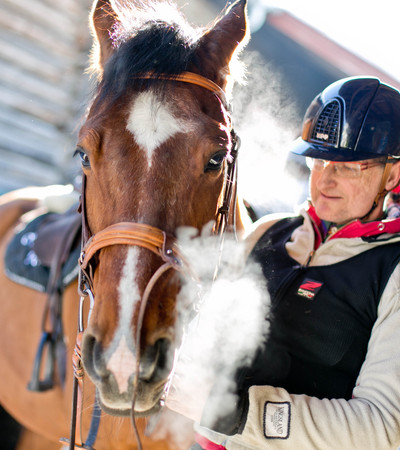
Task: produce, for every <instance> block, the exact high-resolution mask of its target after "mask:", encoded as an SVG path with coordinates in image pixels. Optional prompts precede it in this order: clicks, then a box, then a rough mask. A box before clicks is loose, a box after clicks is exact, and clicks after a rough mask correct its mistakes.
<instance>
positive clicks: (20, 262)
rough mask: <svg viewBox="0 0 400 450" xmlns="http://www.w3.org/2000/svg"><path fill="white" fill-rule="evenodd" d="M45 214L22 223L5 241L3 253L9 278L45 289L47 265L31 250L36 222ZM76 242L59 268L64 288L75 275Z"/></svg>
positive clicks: (28, 285) (76, 265) (45, 215)
mask: <svg viewBox="0 0 400 450" xmlns="http://www.w3.org/2000/svg"><path fill="white" fill-rule="evenodd" d="M47 216H48V214H44V215H41V216H39V217H36V218H35V219H33V220H32V221H31V222H28V223H27V224H24V225H23V228H22V229H20V228H19V229H18V231H17V233H16V234H15V236H14V237H13V239H12V240H11V242H10V243H9V245H8V247H7V251H6V255H5V273H6V275H7V276H8V278H10V279H11V280H12V281H14V282H16V283H18V284H22V285H23V286H27V287H29V288H31V289H35V290H36V291H39V292H45V291H46V288H47V284H48V281H49V275H50V267H48V266H46V265H45V264H43V263H42V262H41V261H40V259H39V257H38V255H37V254H36V253H35V251H34V243H35V241H36V239H37V236H38V233H37V232H38V229H39V227H40V225H41V224H42V223H43V222H44V221H45V220H46V218H47ZM79 253H80V246H79V245H77V246H76V248H73V249H72V251H71V253H70V255H69V256H68V258H67V260H66V262H65V263H64V265H63V268H62V271H61V286H60V289H61V290H62V289H64V288H65V287H66V286H68V285H69V284H70V283H71V282H72V281H74V280H75V279H76V278H77V276H78V258H79Z"/></svg>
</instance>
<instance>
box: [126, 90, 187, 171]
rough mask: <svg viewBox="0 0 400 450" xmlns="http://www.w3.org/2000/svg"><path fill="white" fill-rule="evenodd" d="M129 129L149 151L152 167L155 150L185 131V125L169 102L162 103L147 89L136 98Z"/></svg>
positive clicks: (148, 155)
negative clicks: (176, 115) (175, 114)
mask: <svg viewBox="0 0 400 450" xmlns="http://www.w3.org/2000/svg"><path fill="white" fill-rule="evenodd" d="M127 129H128V130H129V131H130V132H131V133H132V134H133V136H134V137H135V140H136V142H137V143H138V145H140V146H141V147H142V148H143V149H144V150H145V152H146V153H147V158H148V165H149V167H150V166H151V161H152V157H153V152H154V150H155V149H156V148H158V147H159V146H160V145H161V144H163V143H164V142H166V141H167V140H168V139H169V138H171V137H172V136H174V135H175V134H177V133H179V132H182V131H184V130H185V126H184V122H183V121H179V120H178V119H177V118H176V117H175V116H174V115H173V114H172V112H171V109H170V108H169V107H168V104H166V103H161V101H160V100H159V98H158V97H157V96H156V94H155V93H154V92H152V91H146V92H142V93H141V94H139V95H138V96H137V98H136V99H135V101H134V103H133V105H132V109H131V112H130V113H129V118H128V123H127Z"/></svg>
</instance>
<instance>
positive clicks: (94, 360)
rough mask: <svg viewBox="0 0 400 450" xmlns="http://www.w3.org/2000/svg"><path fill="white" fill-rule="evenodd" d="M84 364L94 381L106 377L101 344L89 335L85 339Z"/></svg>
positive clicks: (83, 346) (83, 349) (83, 347)
mask: <svg viewBox="0 0 400 450" xmlns="http://www.w3.org/2000/svg"><path fill="white" fill-rule="evenodd" d="M82 362H83V365H84V367H85V370H86V371H87V372H88V374H89V376H90V377H91V378H92V379H100V378H101V377H102V376H105V375H106V367H105V364H104V361H103V358H102V347H101V344H100V343H99V342H97V340H96V338H95V337H94V336H93V335H92V334H89V333H87V334H85V335H84V337H83V345H82Z"/></svg>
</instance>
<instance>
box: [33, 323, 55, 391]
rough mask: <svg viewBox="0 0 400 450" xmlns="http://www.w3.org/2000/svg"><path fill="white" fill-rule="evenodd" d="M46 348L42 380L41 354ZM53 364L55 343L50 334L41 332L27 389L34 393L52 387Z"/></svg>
mask: <svg viewBox="0 0 400 450" xmlns="http://www.w3.org/2000/svg"><path fill="white" fill-rule="evenodd" d="M46 347H47V355H46V356H47V358H46V366H45V372H44V377H43V379H41V380H40V379H39V377H40V369H41V367H42V361H43V352H44V350H45V348H46ZM54 363H55V342H54V339H53V336H52V334H51V333H49V332H47V331H43V333H42V336H41V338H40V342H39V348H38V351H37V353H36V356H35V362H34V365H33V371H32V378H31V381H30V382H29V383H28V386H27V388H28V389H29V390H30V391H34V392H44V391H48V390H49V389H52V388H53V387H54Z"/></svg>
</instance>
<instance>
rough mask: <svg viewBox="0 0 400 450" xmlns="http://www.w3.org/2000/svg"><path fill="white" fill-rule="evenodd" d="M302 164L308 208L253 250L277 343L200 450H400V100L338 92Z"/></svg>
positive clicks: (378, 88) (350, 86)
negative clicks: (392, 200) (389, 212)
mask: <svg viewBox="0 0 400 450" xmlns="http://www.w3.org/2000/svg"><path fill="white" fill-rule="evenodd" d="M293 152H294V153H296V154H298V155H303V156H305V157H306V158H307V164H308V166H309V168H310V170H311V172H310V197H311V199H310V202H309V203H308V205H307V207H306V208H305V209H304V210H303V211H302V212H301V215H300V216H293V217H286V218H284V219H276V218H274V219H271V218H270V217H265V218H263V219H261V220H260V221H259V222H257V223H256V224H255V227H254V230H253V232H252V233H251V234H250V235H249V237H248V243H249V246H250V247H251V248H252V251H251V258H254V259H255V260H256V261H258V262H259V263H260V264H261V266H262V270H263V273H264V276H265V277H266V279H267V281H268V290H269V293H270V296H271V319H270V320H271V329H270V335H269V338H268V341H267V342H266V344H265V346H264V348H263V349H262V350H260V352H259V353H258V355H257V357H256V359H255V361H254V363H253V365H252V367H251V368H250V369H248V370H243V371H241V372H239V373H238V376H237V380H236V381H237V385H238V394H239V398H240V401H239V405H240V406H238V413H237V415H236V416H235V417H232V418H231V420H224V421H222V422H220V423H217V424H214V425H213V426H212V428H213V431H212V430H211V429H209V428H205V427H200V426H198V427H197V431H198V439H197V441H198V444H197V445H198V446H197V447H196V448H204V449H217V448H218V449H224V448H227V449H264V448H274V449H275V448H276V449H291V450H292V449H342V450H344V449H363V450H364V449H386V448H395V449H396V448H398V447H399V445H400V267H399V265H398V262H399V260H400V219H398V218H393V219H389V218H386V216H385V212H384V210H385V206H384V200H385V196H386V194H387V193H389V192H390V191H392V190H393V189H395V188H396V187H397V185H398V184H399V182H400V159H399V158H400V93H399V91H397V90H396V89H394V88H392V87H390V86H388V85H387V84H384V83H382V82H380V81H379V80H378V79H376V78H370V77H355V78H347V79H344V80H340V81H338V82H336V83H333V84H332V85H330V86H328V87H327V88H326V89H325V90H324V91H323V92H322V93H321V94H320V95H318V96H317V97H316V98H315V99H314V101H313V102H312V103H311V105H310V107H309V108H308V110H307V112H306V115H305V119H304V123H303V133H302V137H301V138H299V139H298V140H297V141H296V144H295V148H294V150H293ZM244 338H245V337H244ZM171 404H172V406H171V407H172V408H173V409H175V410H177V411H179V406H178V402H176V401H175V402H174V401H172V402H171ZM167 405H168V400H167ZM193 417H194V418H196V414H194V416H193ZM199 417H200V416H199V414H198V413H197V418H199ZM207 426H209V427H210V424H207Z"/></svg>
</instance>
